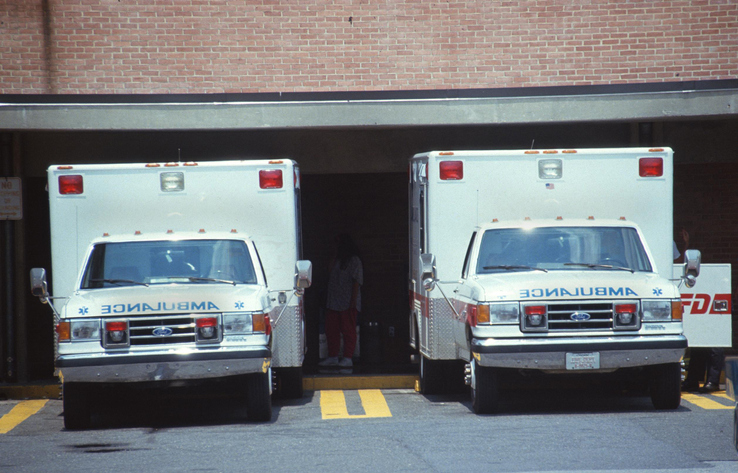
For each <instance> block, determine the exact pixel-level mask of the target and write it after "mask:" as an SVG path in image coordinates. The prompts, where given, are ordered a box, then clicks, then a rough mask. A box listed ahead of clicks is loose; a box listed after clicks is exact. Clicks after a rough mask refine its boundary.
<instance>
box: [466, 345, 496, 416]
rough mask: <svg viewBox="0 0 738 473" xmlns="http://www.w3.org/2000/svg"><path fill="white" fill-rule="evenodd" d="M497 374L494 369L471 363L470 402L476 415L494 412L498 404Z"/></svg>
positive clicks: (474, 360)
mask: <svg viewBox="0 0 738 473" xmlns="http://www.w3.org/2000/svg"><path fill="white" fill-rule="evenodd" d="M497 380H498V378H497V373H496V372H495V370H494V368H489V367H485V366H480V365H479V364H478V363H477V360H476V359H474V358H472V361H471V401H472V409H473V410H474V412H475V413H477V414H491V413H493V412H496V411H497V409H498V404H499V388H498V381H497Z"/></svg>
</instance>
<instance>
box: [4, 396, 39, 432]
mask: <svg viewBox="0 0 738 473" xmlns="http://www.w3.org/2000/svg"><path fill="white" fill-rule="evenodd" d="M47 402H48V400H47V399H38V400H33V401H21V402H19V403H18V404H16V406H15V407H14V408H12V409H11V410H10V412H8V413H7V414H5V415H4V416H3V417H2V418H0V434H7V433H8V432H10V431H11V430H13V429H14V428H15V427H17V426H18V424H20V423H21V422H23V421H24V420H26V419H28V418H29V417H31V416H32V415H33V414H35V413H37V412H38V411H39V410H41V408H42V407H44V405H45V404H46V403H47Z"/></svg>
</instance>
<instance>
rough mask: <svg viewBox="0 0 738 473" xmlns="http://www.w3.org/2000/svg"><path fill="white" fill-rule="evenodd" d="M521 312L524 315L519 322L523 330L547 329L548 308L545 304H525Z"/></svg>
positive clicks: (544, 330)
mask: <svg viewBox="0 0 738 473" xmlns="http://www.w3.org/2000/svg"><path fill="white" fill-rule="evenodd" d="M523 312H524V316H523V318H522V320H521V323H520V328H521V329H522V330H523V332H546V331H548V308H547V307H546V306H545V305H537V304H530V305H525V306H523Z"/></svg>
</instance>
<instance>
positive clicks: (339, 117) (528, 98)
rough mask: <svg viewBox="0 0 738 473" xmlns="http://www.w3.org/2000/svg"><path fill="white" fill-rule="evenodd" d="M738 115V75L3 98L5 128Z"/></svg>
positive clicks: (0, 111) (1, 126)
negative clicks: (440, 87)
mask: <svg viewBox="0 0 738 473" xmlns="http://www.w3.org/2000/svg"><path fill="white" fill-rule="evenodd" d="M735 116H738V80H726V81H699V82H675V83H667V84H640V85H635V86H581V87H556V88H547V87H540V88H523V89H478V90H464V91H455V90H450V91H413V92H402V91H391V92H363V93H362V92H356V93H349V92H345V93H341V92H333V93H331V92H315V93H286V94H272V93H269V94H208V95H154V96H148V95H107V96H95V95H84V96H79V95H53V96H50V95H34V96H28V95H12V96H8V95H6V96H0V130H3V131H39V130H48V131H51V130H54V131H65V130H67V131H88V130H89V131H140V130H147V131H155V130H161V131H171V130H236V129H240V130H244V129H268V128H271V129H288V128H303V129H304V128H345V127H417V126H455V125H459V126H464V125H488V124H497V125H510V124H516V125H521V124H553V123H573V122H623V121H628V122H634V121H637V122H643V121H664V120H675V119H720V118H729V117H735Z"/></svg>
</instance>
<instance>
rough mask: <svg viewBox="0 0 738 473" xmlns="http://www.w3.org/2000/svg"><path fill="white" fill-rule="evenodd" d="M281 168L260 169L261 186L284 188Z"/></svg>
mask: <svg viewBox="0 0 738 473" xmlns="http://www.w3.org/2000/svg"><path fill="white" fill-rule="evenodd" d="M282 185H283V184H282V170H281V169H262V170H261V171H259V187H260V188H262V189H281V188H282Z"/></svg>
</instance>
